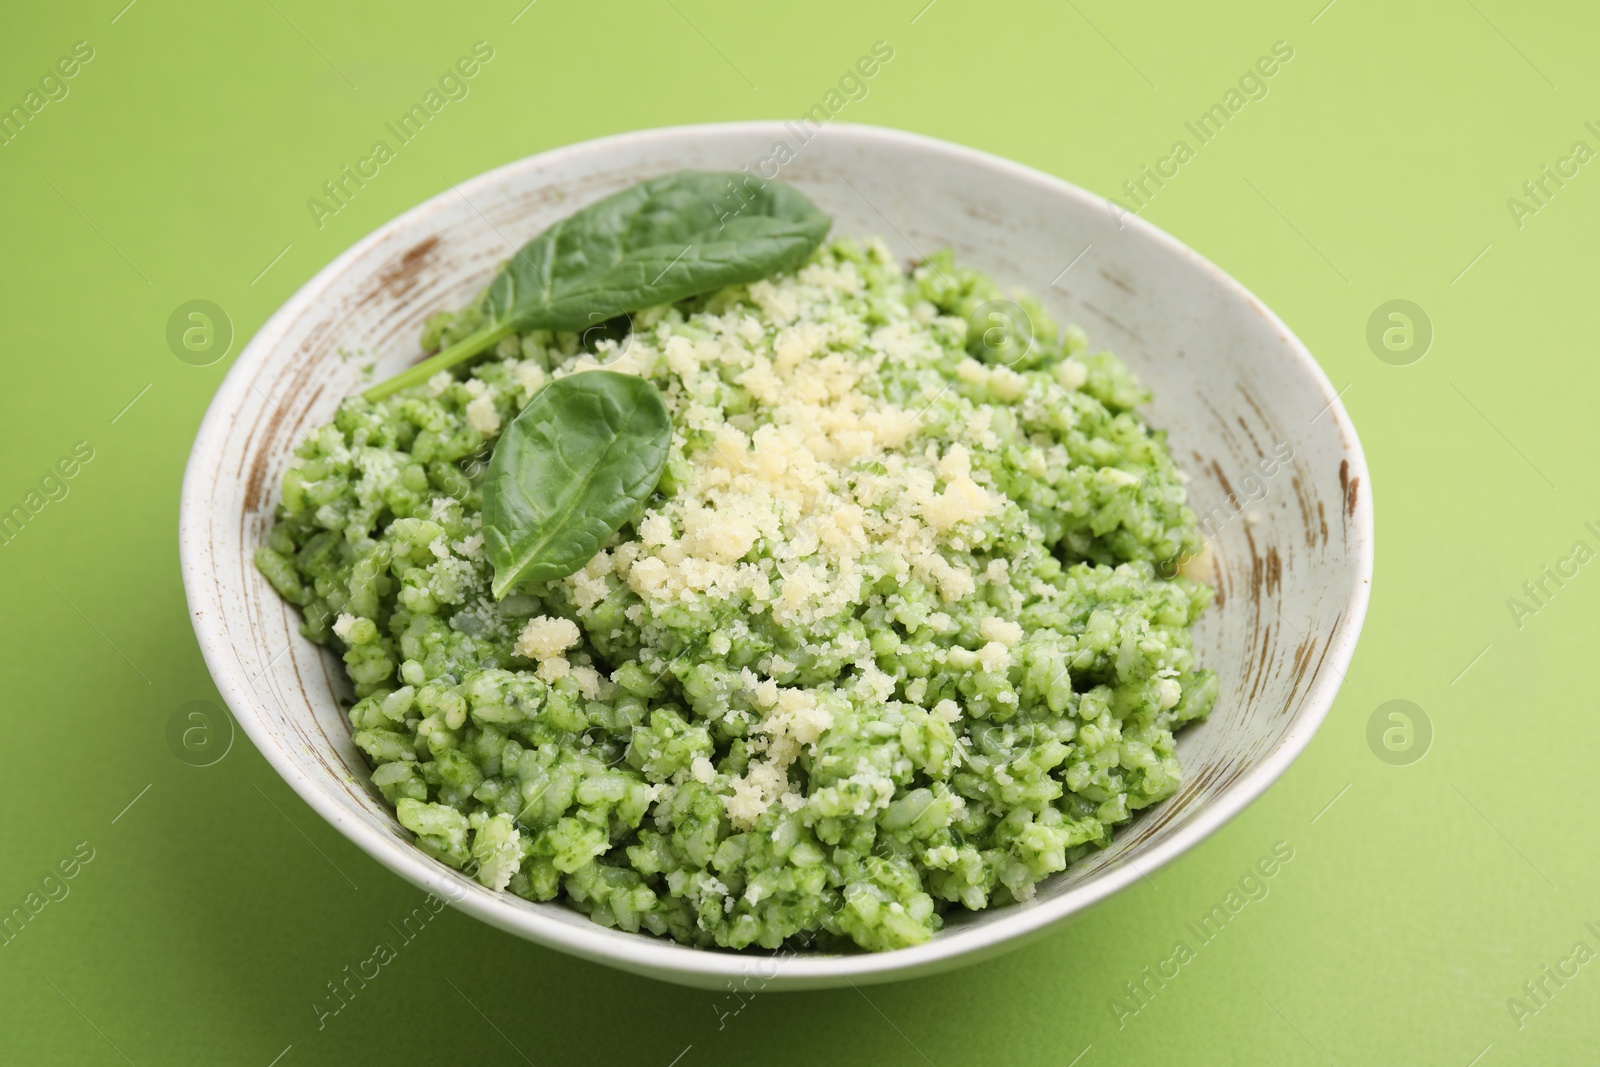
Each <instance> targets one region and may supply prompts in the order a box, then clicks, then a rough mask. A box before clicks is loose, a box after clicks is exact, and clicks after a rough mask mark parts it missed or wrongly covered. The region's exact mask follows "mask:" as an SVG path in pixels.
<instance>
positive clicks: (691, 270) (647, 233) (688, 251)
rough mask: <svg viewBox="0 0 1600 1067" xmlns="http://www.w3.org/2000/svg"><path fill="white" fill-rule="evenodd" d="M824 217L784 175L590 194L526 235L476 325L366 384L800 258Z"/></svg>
mask: <svg viewBox="0 0 1600 1067" xmlns="http://www.w3.org/2000/svg"><path fill="white" fill-rule="evenodd" d="M830 225H832V221H831V220H830V219H829V218H828V216H826V215H824V214H823V213H822V212H821V211H820V210H818V209H817V207H816V205H815V204H813V203H811V201H809V200H807V199H806V198H805V197H804V196H802V195H800V194H799V193H797V192H795V191H794V190H793V189H791V188H789V187H788V186H786V185H775V184H771V183H768V182H763V181H761V180H760V179H758V178H753V177H750V176H749V175H746V174H743V173H739V172H736V171H735V172H726V173H718V172H706V171H681V172H679V173H677V174H668V175H666V176H665V177H661V178H655V179H653V180H651V181H647V182H642V183H640V184H638V185H635V186H632V187H630V188H627V189H624V190H622V191H621V192H619V193H615V194H613V195H611V196H608V197H606V198H605V199H604V200H600V201H598V202H596V203H594V204H591V205H589V206H588V207H586V208H584V209H583V210H581V211H579V212H577V213H576V214H574V215H571V216H569V217H568V218H566V219H563V220H562V221H560V222H558V223H556V224H555V225H554V226H551V227H550V228H549V229H548V230H545V231H544V232H543V233H541V234H540V235H539V236H538V237H535V238H534V239H533V240H532V241H530V242H528V243H527V244H526V245H524V246H523V247H522V249H521V250H520V251H518V252H517V254H516V255H515V256H514V257H512V259H511V261H510V262H508V263H506V264H505V265H504V266H502V267H501V268H500V272H499V273H498V274H496V275H495V277H494V280H493V281H492V282H490V283H489V288H488V291H487V292H486V293H485V294H484V298H483V310H484V325H483V326H482V327H480V328H479V329H478V330H477V331H475V332H474V333H472V334H471V335H469V336H467V337H465V338H463V339H462V340H460V341H458V342H456V343H455V344H453V345H451V346H450V347H448V348H446V349H445V350H444V351H442V352H440V353H439V354H438V355H435V356H433V357H431V358H429V359H426V360H423V361H422V362H421V363H419V364H417V365H416V366H414V367H411V368H410V369H408V370H406V371H404V372H402V373H401V374H399V375H397V376H395V377H393V378H390V379H389V380H388V381H385V382H382V383H380V384H378V385H375V386H373V387H372V388H371V389H368V390H367V391H366V394H365V395H366V397H367V399H369V400H377V399H380V398H382V397H385V396H388V395H389V394H390V393H393V392H396V391H398V390H400V389H405V388H409V387H410V386H413V385H417V384H420V383H421V382H424V381H427V380H428V379H429V378H430V377H432V376H433V375H434V374H436V373H438V372H439V371H440V370H444V369H446V368H448V367H452V366H455V365H456V364H457V363H460V362H462V361H463V360H466V359H470V358H471V357H473V356H475V355H477V354H478V353H479V352H482V351H483V350H485V349H487V348H489V347H490V346H492V345H494V344H496V343H497V342H498V341H499V340H500V339H501V338H503V337H507V336H509V335H510V334H512V333H515V332H517V331H519V330H531V329H548V330H581V329H583V328H585V327H587V326H593V325H595V324H597V323H600V322H602V321H604V320H606V319H610V318H613V317H615V316H617V315H621V314H623V313H626V312H631V311H638V310H640V309H642V308H647V307H654V306H656V305H658V304H669V303H672V302H673V301H675V300H682V299H684V298H685V297H690V296H695V295H697V294H700V293H708V292H711V291H712V290H714V289H720V288H722V287H723V286H725V285H735V284H739V283H742V282H753V281H757V280H759V279H761V278H765V277H768V276H769V275H772V274H776V273H778V272H779V271H784V270H791V269H793V268H794V267H798V266H799V265H800V264H801V263H803V262H804V261H805V258H806V257H807V256H808V255H810V254H811V251H812V249H814V248H816V247H817V245H818V244H820V243H821V241H822V239H823V238H824V237H826V236H827V233H828V228H829V226H830Z"/></svg>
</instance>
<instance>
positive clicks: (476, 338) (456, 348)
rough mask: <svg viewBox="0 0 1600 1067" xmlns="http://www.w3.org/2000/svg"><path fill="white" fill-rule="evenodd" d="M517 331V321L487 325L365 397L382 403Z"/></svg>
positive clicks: (380, 385) (366, 394)
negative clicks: (385, 399)
mask: <svg viewBox="0 0 1600 1067" xmlns="http://www.w3.org/2000/svg"><path fill="white" fill-rule="evenodd" d="M515 331H516V323H514V322H508V323H503V324H500V325H496V326H485V327H484V328H483V329H481V330H477V331H475V332H473V333H469V334H468V335H467V336H465V337H463V338H462V339H461V340H459V341H457V342H456V343H455V344H453V345H451V346H450V347H449V348H445V349H441V350H440V351H438V352H437V353H435V354H434V355H431V356H429V357H428V358H427V359H425V360H423V361H422V362H421V363H418V364H417V365H416V366H414V367H408V368H406V369H405V370H403V371H401V372H400V373H399V374H396V375H395V376H394V377H393V378H389V379H387V380H385V381H381V382H379V383H378V384H377V385H374V386H373V387H372V388H370V389H368V390H367V391H366V392H364V393H362V394H361V395H362V396H364V397H366V398H367V399H368V400H382V399H383V398H384V397H386V396H388V395H390V394H391V393H398V392H399V391H400V390H402V389H409V388H411V387H412V386H413V385H421V384H422V383H423V382H425V381H427V380H428V379H429V378H432V377H433V376H434V375H435V374H438V373H439V372H440V371H442V370H449V369H450V368H451V367H454V366H455V365H456V364H457V363H464V362H466V361H467V360H469V359H471V358H472V357H473V356H476V355H478V354H479V353H481V352H483V351H484V350H485V349H487V348H491V347H493V346H494V345H496V344H498V343H499V342H500V340H501V339H502V338H505V337H508V336H510V335H511V334H512V333H514V332H515Z"/></svg>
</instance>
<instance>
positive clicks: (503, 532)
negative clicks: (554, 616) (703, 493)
mask: <svg viewBox="0 0 1600 1067" xmlns="http://www.w3.org/2000/svg"><path fill="white" fill-rule="evenodd" d="M671 443H672V419H671V417H670V416H669V415H668V413H667V405H666V402H665V401H664V400H662V398H661V394H660V392H659V391H657V389H656V387H655V386H654V385H652V384H650V382H648V381H646V380H645V379H643V378H639V377H636V376H635V375H632V374H619V373H617V372H616V371H608V370H592V371H583V372H580V373H577V374H569V375H567V376H566V377H565V378H558V379H557V380H555V381H553V382H551V383H550V384H549V385H547V386H545V387H544V388H543V389H541V390H539V392H538V393H536V394H535V395H534V397H533V399H532V400H531V401H529V402H528V406H527V407H525V408H523V409H522V413H521V414H520V415H518V416H517V417H516V418H515V419H514V420H512V422H511V425H510V426H508V427H506V430H505V432H504V433H503V434H502V435H501V437H500V441H499V442H498V443H497V444H496V445H495V450H494V457H493V458H492V459H490V461H489V472H488V475H487V478H486V480H485V482H484V486H483V543H484V547H485V548H486V549H487V550H488V553H489V561H490V562H491V563H493V564H494V583H493V588H494V595H495V598H496V599H499V598H501V597H504V596H505V595H506V593H507V592H509V591H510V590H511V588H512V587H513V586H515V585H516V584H517V583H518V582H523V581H534V582H547V581H552V580H554V579H556V578H564V577H566V576H567V575H569V574H572V573H573V572H575V571H577V570H579V569H580V568H582V567H583V565H584V564H586V563H588V562H589V560H590V559H592V558H593V557H594V555H595V553H597V552H599V551H600V549H601V548H603V547H605V543H606V541H608V540H609V539H610V538H611V535H612V534H614V533H616V532H617V530H619V529H621V527H622V524H623V523H625V522H627V521H628V519H630V518H632V517H633V515H634V514H636V513H637V511H638V510H639V508H640V506H641V505H642V504H643V503H644V501H645V500H646V499H647V498H648V497H649V496H650V494H651V493H652V492H654V491H655V487H656V483H657V482H658V481H660V479H661V471H662V469H663V468H664V467H665V466H666V464H667V449H668V447H669V446H670V445H671Z"/></svg>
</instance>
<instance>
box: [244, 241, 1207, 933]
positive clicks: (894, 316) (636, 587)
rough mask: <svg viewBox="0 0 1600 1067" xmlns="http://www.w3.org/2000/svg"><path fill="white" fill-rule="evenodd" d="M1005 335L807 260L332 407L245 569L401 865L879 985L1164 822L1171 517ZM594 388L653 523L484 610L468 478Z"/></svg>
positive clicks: (1192, 592) (1073, 384) (487, 591)
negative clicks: (850, 972) (993, 910)
mask: <svg viewBox="0 0 1600 1067" xmlns="http://www.w3.org/2000/svg"><path fill="white" fill-rule="evenodd" d="M1000 295H1001V294H1000V292H999V290H998V289H997V287H996V285H995V284H994V283H993V282H992V281H991V280H990V279H988V278H987V277H985V276H984V275H982V274H979V273H976V272H974V271H971V270H967V269H963V268H960V267H958V266H957V265H956V264H955V262H954V260H953V259H952V257H951V256H950V255H949V254H948V253H941V254H940V255H937V256H934V257H932V258H931V259H929V260H927V261H925V262H923V263H921V264H920V265H918V266H916V267H914V268H912V269H907V268H905V267H902V266H901V265H899V264H897V263H896V262H895V261H894V259H893V257H892V256H891V255H890V253H889V251H888V250H887V248H886V247H885V246H884V245H883V243H881V242H879V241H875V240H874V241H870V242H867V243H865V244H863V243H859V242H856V241H853V240H848V239H838V240H832V241H829V242H827V243H824V244H822V245H821V246H820V247H817V248H816V249H815V250H814V251H812V252H811V253H810V254H809V258H807V259H806V260H805V261H804V262H803V264H802V265H801V266H800V267H799V268H798V269H793V270H788V271H783V272H780V273H777V274H774V275H773V276H771V277H769V278H766V279H764V280H760V281H755V282H751V283H748V284H739V285H732V286H728V287H725V288H721V289H718V290H716V291H714V292H711V293H709V294H704V295H700V296H696V297H693V298H690V299H686V300H681V301H679V302H677V303H673V304H667V305H665V306H659V307H654V308H651V309H648V310H645V311H640V312H637V313H636V314H634V315H633V319H632V328H631V332H628V333H627V334H626V335H624V336H618V334H619V333H620V331H616V330H608V331H594V333H592V334H591V335H590V336H588V337H587V338H585V337H581V336H580V335H578V334H576V333H563V332H553V331H549V330H526V331H521V332H510V333H509V334H508V335H506V336H503V337H501V338H499V339H498V341H497V343H496V344H495V346H494V347H493V348H492V349H490V350H489V352H488V354H487V358H483V359H481V360H479V361H478V362H476V363H473V364H471V365H470V369H467V370H461V369H457V370H455V371H441V372H439V373H437V374H435V375H434V376H433V377H432V378H431V379H429V380H426V381H425V382H423V383H422V384H418V385H414V386H411V387H409V388H405V389H402V390H401V391H399V392H397V393H394V394H393V395H389V396H385V397H383V398H382V399H379V400H376V401H373V400H368V399H363V398H361V397H353V398H351V399H348V400H346V401H344V402H343V404H342V405H341V407H340V408H339V412H338V415H337V416H336V417H335V419H334V421H333V422H332V423H331V424H330V425H327V426H324V427H322V428H321V429H320V430H318V431H316V432H315V433H313V434H311V435H310V436H309V437H308V438H307V439H306V440H305V441H303V442H302V443H301V444H300V445H299V447H298V448H297V450H296V459H295V461H294V462H293V464H292V466H291V468H290V469H289V470H288V471H287V473H286V474H285V475H284V479H283V495H282V506H281V509H280V512H279V522H278V524H277V526H276V528H275V529H274V530H273V532H272V534H271V537H270V539H269V541H268V543H267V546H266V547H265V548H263V549H261V550H260V552H259V554H258V556H257V562H258V564H259V566H260V569H261V570H262V571H263V572H264V573H265V574H266V576H267V577H268V579H270V581H271V582H272V584H273V585H274V586H275V587H276V588H277V590H278V591H279V592H280V593H281V594H282V595H283V596H284V597H285V598H287V599H288V600H290V601H292V602H293V603H295V604H297V605H299V606H300V607H301V609H302V610H303V613H304V623H303V625H302V632H303V633H304V634H305V635H306V636H307V637H309V638H311V639H312V640H314V641H318V642H322V643H325V644H327V645H329V646H330V647H332V648H334V649H336V650H338V651H340V652H342V654H343V658H344V663H345V665H346V669H347V671H348V674H349V677H350V681H351V682H352V683H353V686H354V692H355V697H356V699H355V701H354V703H353V705H352V706H351V707H350V708H349V719H350V725H351V729H352V731H353V734H354V738H355V743H356V744H357V745H358V746H359V747H360V749H361V750H362V751H363V752H364V753H366V755H367V756H368V757H369V759H370V760H371V763H372V766H373V772H372V781H373V784H374V785H375V786H376V787H377V788H378V790H380V791H381V792H382V794H383V796H384V797H385V798H386V799H387V801H388V802H389V803H390V804H392V805H393V806H394V808H395V810H396V812H397V815H398V817H399V820H400V823H401V824H402V825H403V826H405V827H406V828H407V829H408V830H410V831H411V832H412V833H414V834H415V835H416V842H417V845H418V846H419V847H420V848H422V849H423V850H425V851H426V852H427V853H429V854H430V855H432V856H434V857H436V858H437V859H439V860H440V861H442V862H444V863H446V864H449V865H450V866H451V867H455V868H459V869H462V870H464V871H468V872H470V873H471V874H472V876H473V877H475V878H476V879H477V880H478V881H479V882H481V883H482V884H484V885H485V886H488V887H490V888H492V889H496V890H505V891H509V892H511V893H515V894H517V895H518V896H521V897H525V898H527V899H529V900H539V901H545V900H558V899H559V900H562V901H565V902H566V903H567V904H569V905H571V906H572V907H575V908H577V909H579V910H581V911H582V912H584V913H585V914H587V915H588V916H590V917H591V918H592V919H594V920H595V921H596V922H599V923H602V924H605V925H607V926H614V927H620V928H622V929H624V930H629V931H641V930H643V931H649V932H650V933H653V934H658V935H662V936H665V937H670V938H673V939H675V940H677V941H680V942H684V943H686V944H691V945H698V946H723V947H727V948H744V947H746V946H761V947H764V948H767V949H776V948H779V947H780V946H783V945H785V943H786V942H787V943H790V944H796V943H801V942H803V943H805V944H807V945H809V946H814V947H815V946H820V947H821V948H823V949H825V950H836V949H845V948H848V947H850V946H851V945H855V946H859V947H860V948H863V949H869V950H883V949H892V948H898V947H902V946H907V945H915V944H918V943H920V942H923V941H926V940H927V939H928V938H929V937H930V936H932V935H933V934H934V933H935V932H936V931H937V930H939V929H940V927H941V925H942V924H943V923H944V921H945V919H946V917H948V916H950V915H952V914H953V913H956V912H959V911H960V910H963V909H969V910H975V909H980V908H985V907H989V906H992V905H996V904H1004V903H1008V902H1012V901H1022V900H1027V899H1029V898H1030V897H1031V896H1032V895H1033V893H1034V890H1035V886H1036V885H1037V883H1038V882H1039V881H1040V880H1041V879H1043V878H1046V877H1048V876H1049V875H1051V874H1052V873H1054V872H1057V871H1061V870H1063V869H1064V868H1066V867H1067V865H1068V864H1070V863H1072V862H1073V861H1074V860H1075V859H1077V858H1078V857H1080V856H1082V855H1084V854H1085V853H1086V852H1088V851H1090V850H1093V849H1097V848H1102V847H1104V846H1105V845H1106V844H1107V843H1108V842H1109V841H1110V839H1111V833H1112V828H1113V827H1115V826H1117V825H1118V824H1120V823H1123V822H1125V821H1126V820H1128V819H1129V818H1130V817H1131V816H1132V815H1133V814H1134V812H1136V811H1137V810H1138V809H1140V808H1144V807H1148V806H1149V805H1151V804H1154V803H1156V802H1157V801H1160V800H1161V799H1163V798H1164V797H1167V796H1170V795H1171V794H1172V793H1173V791H1174V790H1175V789H1176V788H1177V786H1178V783H1179V779H1180V769H1179V766H1178V760H1177V758H1176V756H1175V754H1174V743H1173V732H1174V731H1175V730H1177V729H1178V728H1179V727H1181V726H1182V725H1183V724H1184V723H1186V722H1189V721H1191V720H1195V719H1199V718H1202V717H1204V716H1205V715H1206V714H1207V712H1208V711H1209V710H1210V708H1211V705H1212V702H1213V700H1214V698H1215V695H1216V688H1217V686H1216V680H1215V678H1214V676H1213V675H1212V674H1211V673H1210V672H1209V671H1205V670H1200V669H1197V668H1196V666H1195V664H1194V662H1193V654H1192V644H1191V636H1190V627H1191V625H1192V624H1193V623H1194V621H1195V619H1196V617H1197V616H1198V615H1199V614H1200V613H1201V611H1202V610H1203V609H1204V607H1205V606H1206V604H1207V603H1208V601H1209V599H1210V595H1211V590H1210V589H1209V588H1208V587H1207V586H1206V585H1205V584H1203V583H1201V582H1199V581H1196V580H1192V579H1191V578H1189V577H1186V576H1184V575H1183V574H1182V573H1178V571H1179V568H1178V567H1176V566H1175V565H1174V564H1175V563H1176V562H1177V561H1180V560H1184V559H1188V558H1190V557H1193V556H1195V555H1197V554H1198V553H1200V551H1201V550H1202V548H1203V546H1202V544H1201V541H1200V537H1199V535H1198V533H1197V531H1196V524H1195V517H1194V515H1193V513H1192V512H1191V511H1190V510H1189V509H1188V508H1187V507H1186V506H1185V503H1184V499H1185V494H1184V487H1183V481H1184V479H1183V476H1182V475H1181V474H1180V473H1179V471H1178V470H1177V468H1176V467H1175V466H1174V463H1173V461H1172V458H1171V456H1170V455H1169V453H1168V451H1167V448H1166V446H1165V443H1164V439H1163V435H1162V434H1161V433H1159V432H1157V431H1155V430H1152V429H1151V428H1150V427H1149V426H1148V425H1146V424H1145V422H1144V421H1143V420H1142V419H1141V418H1140V416H1139V415H1138V414H1137V413H1136V412H1135V408H1136V407H1137V406H1138V405H1139V404H1141V403H1143V402H1145V401H1146V400H1148V399H1149V394H1148V392H1146V390H1145V389H1144V387H1143V386H1142V385H1141V384H1140V383H1139V382H1138V381H1137V380H1136V379H1135V378H1134V377H1133V375H1132V374H1131V373H1130V372H1129V371H1128V370H1127V369H1126V368H1125V367H1124V366H1123V365H1122V364H1121V363H1120V362H1119V361H1118V360H1117V359H1116V358H1115V357H1113V356H1112V355H1110V354H1109V353H1104V352H1101V353H1091V352H1090V351H1089V350H1088V348H1087V347H1086V341H1085V338H1084V336H1083V334H1082V333H1081V332H1080V331H1078V330H1076V329H1073V328H1067V329H1064V330H1063V329H1061V328H1059V327H1058V326H1057V325H1056V324H1054V323H1052V322H1051V321H1050V320H1049V318H1048V316H1047V315H1046V314H1045V313H1044V312H1043V310H1042V308H1041V307H1040V306H1039V305H1038V304H1037V303H1035V302H1033V301H1031V300H1028V299H1025V298H1024V299H1021V301H1020V305H1010V304H1006V303H996V302H997V301H999V298H1000ZM997 307H1001V308H1005V309H1007V310H1006V311H1005V312H1004V313H1003V314H997V313H996V312H995V308H997ZM484 316H485V310H484V306H483V301H482V300H480V301H479V302H478V303H477V304H475V305H474V306H472V307H469V308H467V309H465V310H463V311H460V312H458V313H449V314H442V315H439V316H436V317H435V318H434V319H433V320H432V321H431V322H430V324H429V327H428V330H427V334H426V336H425V337H424V339H423V345H424V347H425V348H435V347H440V346H449V345H451V344H452V343H454V342H457V341H459V340H460V339H461V338H463V337H467V336H469V335H472V334H473V332H474V331H481V329H482V326H483V322H484ZM997 329H998V330H1001V333H1003V334H1004V335H1005V336H1004V337H1002V338H1001V339H1000V340H998V341H997V339H996V335H995V333H994V331H995V330H997ZM1029 334H1031V336H1029ZM599 335H603V336H599ZM597 368H603V370H604V371H606V372H613V373H618V374H627V375H634V376H638V377H641V378H644V379H648V380H649V381H650V382H651V383H653V385H654V387H655V388H656V389H657V390H659V393H660V396H661V397H662V398H663V399H664V400H665V404H666V411H667V412H668V413H669V415H670V423H671V432H670V445H669V446H666V447H665V450H664V455H665V466H664V468H662V473H661V475H660V480H659V483H658V484H656V485H655V488H654V490H653V492H651V493H650V495H649V496H648V497H647V498H646V499H645V500H644V503H643V505H642V506H641V507H639V508H637V509H635V510H634V511H633V513H632V514H631V517H629V518H628V519H627V521H626V522H625V523H623V525H622V526H621V527H620V529H618V530H617V532H616V533H615V534H612V535H609V539H608V540H604V541H603V546H602V547H600V548H599V550H598V551H597V552H596V553H595V554H594V555H593V557H592V558H589V559H588V562H587V563H586V564H585V565H583V566H582V567H581V569H578V570H576V571H575V572H573V573H570V574H568V575H566V576H565V577H560V578H555V579H552V580H547V581H534V580H523V581H520V582H518V583H517V584H515V585H514V586H513V587H512V588H510V589H509V590H508V591H507V592H506V595H504V596H503V597H496V596H495V595H493V591H492V582H493V578H494V567H493V566H492V565H491V563H490V561H489V553H488V552H487V550H486V545H485V531H486V523H485V518H484V486H485V479H486V477H487V471H488V464H489V457H490V456H491V454H492V450H493V449H494V447H495V443H496V440H497V438H499V437H500V436H501V435H502V434H503V433H505V432H506V428H507V427H508V426H509V425H510V424H511V423H512V421H513V420H515V419H516V417H517V416H518V414H519V413H521V412H522V411H523V409H524V408H525V407H527V406H528V405H529V403H530V401H531V400H532V398H533V397H534V396H535V395H537V394H538V393H539V392H540V390H541V389H543V388H545V387H546V386H547V384H548V383H550V382H551V381H553V380H561V379H564V378H566V377H568V376H572V375H582V374H586V373H593V372H594V371H595V370H596V369H597ZM597 380H598V379H597ZM662 440H663V443H665V426H664V425H663V437H662ZM556 443H557V445H559V444H560V442H559V441H557V442H556ZM598 543H601V542H597V544H598ZM1185 569H1186V568H1185Z"/></svg>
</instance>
